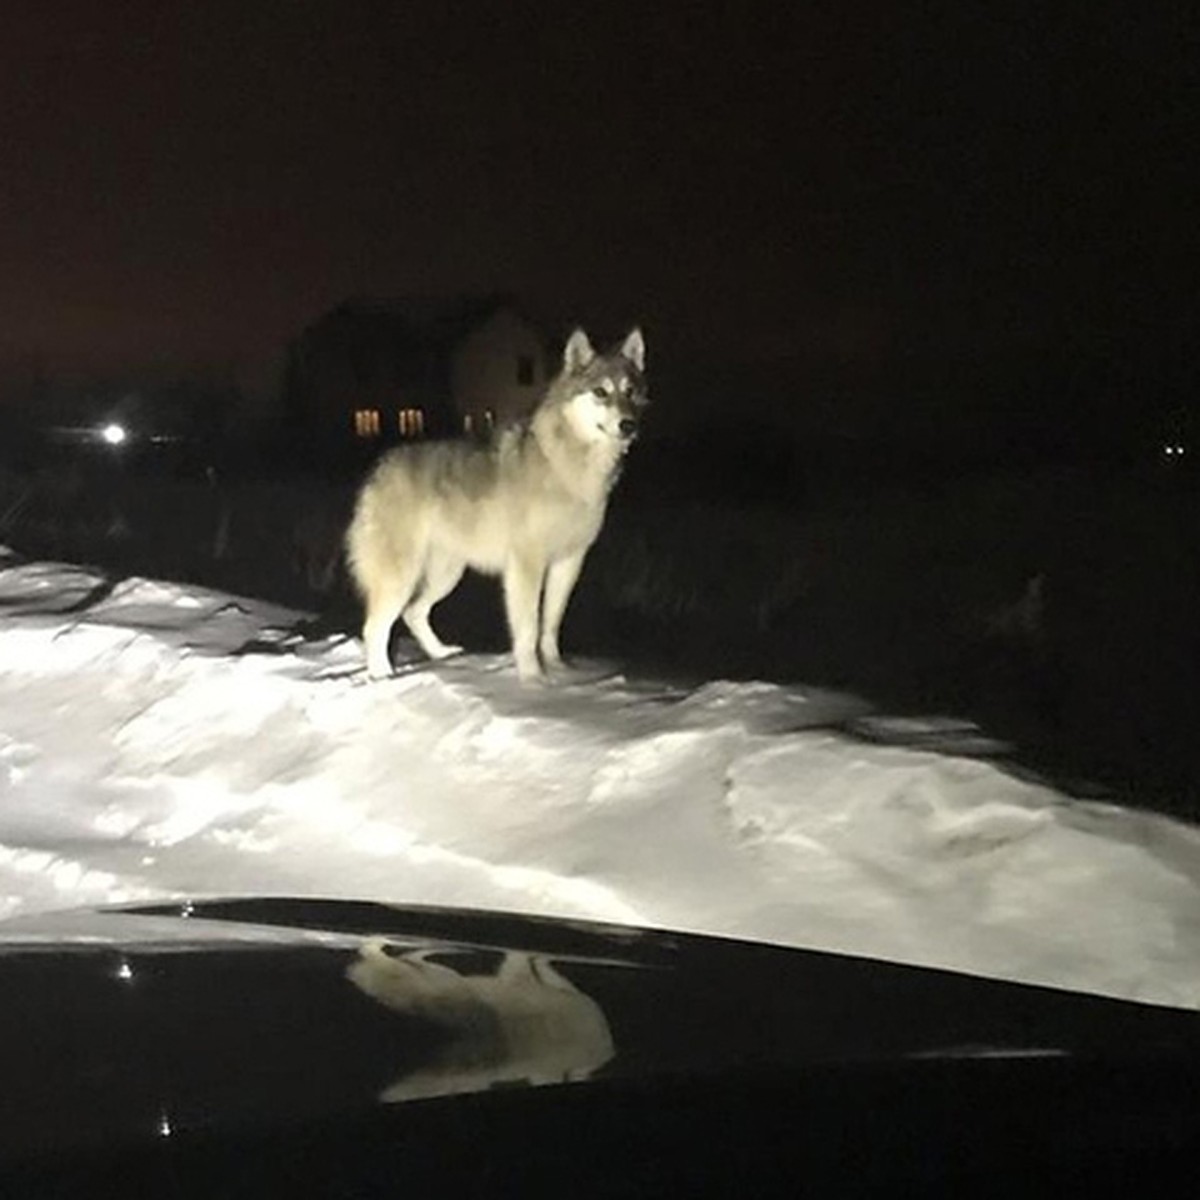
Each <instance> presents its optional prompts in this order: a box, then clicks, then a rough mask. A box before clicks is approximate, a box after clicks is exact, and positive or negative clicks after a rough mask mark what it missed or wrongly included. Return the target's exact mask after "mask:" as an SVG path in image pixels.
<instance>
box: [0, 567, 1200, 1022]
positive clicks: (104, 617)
mask: <svg viewBox="0 0 1200 1200" xmlns="http://www.w3.org/2000/svg"><path fill="white" fill-rule="evenodd" d="M298 616H299V614H296V613H292V612H289V611H286V610H281V609H278V608H273V607H271V606H268V605H264V604H260V603H258V602H254V601H247V600H244V599H236V598H233V597H230V596H227V595H223V594H220V593H216V592H212V591H206V590H204V589H201V588H197V587H191V586H176V585H171V584H164V583H157V582H153V581H149V580H137V579H135V580H126V581H123V582H121V583H118V584H117V585H116V586H111V585H110V584H109V583H108V582H107V581H106V580H105V579H104V578H103V577H102V576H100V575H98V574H94V573H91V572H88V571H85V570H81V569H78V568H73V567H67V566H59V565H54V564H41V563H34V564H23V563H18V562H16V561H15V560H11V559H10V560H9V561H8V564H7V567H6V569H4V570H0V664H2V671H3V674H2V675H0V793H2V794H3V802H2V803H0V917H5V918H22V919H24V920H27V919H28V918H29V916H30V915H31V914H36V913H42V912H52V911H56V910H62V909H67V908H71V907H76V906H81V905H92V904H101V903H113V902H122V901H131V900H138V899H144V898H146V899H148V898H163V897H174V896H182V895H193V896H220V895H229V894H235V893H236V894H245V893H258V894H267V893H270V894H291V895H299V896H337V897H344V898H354V899H371V900H382V901H393V902H401V903H418V904H437V905H452V906H453V905H463V906H470V907H482V908H495V909H507V910H515V911H521V912H532V913H542V914H548V915H558V916H572V917H586V918H594V919H598V920H603V921H617V922H629V923H634V924H643V925H651V926H658V927H669V928H676V929H684V930H690V931H696V932H703V933H712V934H722V935H730V936H736V937H743V938H750V939H757V940H765V941H772V942H782V943H786V944H789V945H796V946H809V947H817V948H824V949H831V950H838V951H843V952H848V953H853V954H867V955H873V956H877V957H881V958H887V959H892V960H896V961H904V962H913V963H921V964H928V965H935V966H941V967H948V968H953V969H959V970H963V971H967V972H972V973H976V974H982V975H989V976H995V977H1001V978H1008V979H1017V980H1024V981H1028V982H1035V983H1042V984H1051V985H1058V986H1062V987H1067V988H1074V989H1079V990H1084V991H1091V992H1099V993H1105V994H1109V995H1115V996H1123V997H1128V998H1132V999H1138V1000H1144V1001H1151V1002H1156V1003H1162V1004H1174V1005H1180V1006H1186V1007H1200V917H1198V914H1200V831H1197V830H1196V829H1194V828H1192V827H1190V826H1186V825H1183V824H1180V823H1177V822H1172V821H1170V820H1167V819H1165V818H1162V817H1157V816H1153V815H1148V814H1141V813H1137V812H1132V811H1126V810H1122V809H1117V808H1113V807H1110V806H1103V805H1097V804H1090V803H1081V802H1077V801H1073V800H1070V799H1068V798H1067V797H1064V796H1062V795H1060V794H1058V793H1056V792H1055V791H1053V790H1052V789H1050V788H1048V787H1044V786H1039V785H1037V784H1034V783H1030V782H1028V781H1024V780H1022V779H1019V778H1016V777H1014V776H1012V775H1010V774H1008V773H1006V772H1005V771H1004V770H1003V769H1001V768H1000V767H999V766H998V765H996V764H995V763H994V762H991V761H987V760H986V759H980V758H969V757H963V756H961V755H962V754H963V753H966V752H968V751H980V750H984V751H986V750H988V749H989V748H990V747H988V746H987V744H986V742H981V741H980V739H979V738H978V735H977V732H976V731H972V730H970V729H962V728H959V727H956V726H954V724H953V723H942V724H940V725H939V724H938V723H936V722H929V723H925V724H924V725H923V726H922V727H921V728H919V729H916V730H914V729H913V728H912V727H911V726H909V727H907V728H906V727H903V726H902V725H900V724H899V723H889V722H888V721H886V720H884V719H882V718H880V717H878V716H877V715H876V716H871V715H869V714H867V713H866V706H865V705H864V704H862V703H861V702H860V701H858V700H856V699H854V698H852V697H846V696H840V695H834V694H830V693H823V692H817V691H807V690H802V689H785V688H780V687H777V686H774V685H767V684H754V683H750V684H745V683H740V684H734V683H728V682H713V683H710V684H707V685H706V686H704V687H701V688H699V689H687V688H682V687H678V686H672V685H670V684H667V683H663V682H658V681H642V680H632V679H628V678H626V677H624V676H622V675H620V674H606V673H605V672H604V669H603V665H602V664H587V667H588V670H585V671H584V672H581V673H580V674H578V675H577V676H576V677H574V678H573V679H572V680H571V681H570V682H568V683H565V684H559V685H557V686H553V687H544V688H535V689H529V688H525V687H522V686H521V685H519V684H518V683H517V681H516V680H515V678H514V676H513V675H512V672H511V671H510V669H509V667H508V665H507V663H506V662H505V661H504V660H503V659H500V658H497V657H492V656H468V657H465V658H461V659H457V660H450V661H448V662H446V663H442V664H438V665H436V666H433V665H428V664H424V663H419V662H416V661H412V662H409V663H406V664H404V665H403V668H402V670H401V672H400V673H399V674H398V675H397V677H396V678H395V679H394V680H391V681H389V682H387V683H381V684H370V683H367V682H366V681H365V679H364V677H363V676H362V674H361V672H360V670H359V667H360V648H359V646H358V644H357V643H356V642H354V641H349V640H346V639H341V638H331V639H328V640H325V641H322V642H306V641H304V639H303V638H302V637H300V636H299V635H298V634H295V633H293V632H291V630H292V628H293V627H294V626H295V624H296V622H297V619H298ZM855 728H858V729H860V730H861V731H863V732H865V733H869V734H870V735H871V736H870V737H869V738H868V737H856V736H854V733H853V732H852V731H853V730H854V729H855ZM914 734H916V735H921V736H922V737H923V738H924V743H925V744H926V745H928V744H931V743H932V744H937V742H938V739H939V738H940V740H941V742H942V743H943V752H935V751H934V750H931V749H928V748H924V749H912V748H905V747H904V746H902V745H897V744H889V741H891V742H900V741H904V740H909V741H912V740H914ZM946 749H953V750H958V751H959V752H960V753H959V754H957V755H956V754H952V753H946V752H944V751H945V750H946ZM18 927H19V926H12V928H13V930H14V932H15V931H16V929H17V928H18ZM4 930H5V926H3V925H0V937H2V936H3V935H4Z"/></svg>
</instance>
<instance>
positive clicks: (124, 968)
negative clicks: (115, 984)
mask: <svg viewBox="0 0 1200 1200" xmlns="http://www.w3.org/2000/svg"><path fill="white" fill-rule="evenodd" d="M115 974H116V977H117V978H118V979H120V980H123V981H124V982H125V983H131V982H132V981H133V968H132V967H131V966H130V965H129V959H127V958H123V959H121V962H120V964H119V965H118V966H117V969H116V972H115Z"/></svg>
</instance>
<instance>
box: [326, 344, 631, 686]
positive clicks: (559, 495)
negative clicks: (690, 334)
mask: <svg viewBox="0 0 1200 1200" xmlns="http://www.w3.org/2000/svg"><path fill="white" fill-rule="evenodd" d="M648 399H649V398H648V395H647V389H646V347H645V341H644V339H643V337H642V332H641V330H640V329H638V328H635V329H633V330H632V331H631V332H630V333H629V335H628V336H627V337H626V338H625V340H624V342H623V343H621V344H620V345H619V346H616V347H614V348H612V349H611V350H609V351H607V352H605V353H597V352H596V350H594V349H593V347H592V343H591V341H590V340H589V339H588V336H587V334H586V333H585V332H584V331H583V330H582V329H576V330H575V331H574V333H572V334H571V336H570V337H569V338H568V339H567V343H566V346H565V348H564V351H563V359H562V365H561V368H560V370H559V372H558V374H557V375H556V376H555V377H554V378H553V379H552V380H551V381H550V382H549V384H548V385H547V388H546V391H545V393H544V395H543V396H542V398H541V400H540V401H539V403H538V405H537V407H536V408H535V409H534V411H533V414H532V416H530V417H529V418H528V419H527V420H525V421H522V422H519V423H517V424H515V425H512V426H510V427H508V428H506V429H502V430H498V431H497V433H496V434H495V435H494V436H493V437H492V438H490V439H489V440H487V441H486V442H483V443H471V442H465V441H444V442H423V443H418V444H413V445H407V446H400V447H397V448H395V449H393V450H390V451H388V452H386V453H385V454H384V455H383V456H382V457H381V458H380V460H379V462H378V464H377V465H376V467H375V469H374V470H373V471H372V472H371V474H370V475H369V476H368V478H367V480H366V482H365V483H364V484H363V486H362V488H361V489H360V491H359V493H358V498H357V502H356V504H355V509H354V516H353V517H352V519H351V522H350V526H349V528H348V530H347V532H346V561H347V565H348V567H349V571H350V576H351V579H352V580H353V582H354V584H355V585H356V588H357V590H358V592H359V594H360V595H361V597H362V600H363V606H364V610H365V615H364V621H363V629H362V636H363V645H364V649H365V651H366V659H367V672H368V674H369V675H370V676H371V677H373V678H382V677H385V676H387V675H390V674H391V670H392V665H391V660H390V658H389V655H388V640H389V637H390V634H391V629H392V626H393V625H394V624H395V622H396V619H397V618H398V617H403V619H404V623H405V624H406V625H407V626H408V629H409V632H410V633H411V634H412V636H413V637H414V638H415V639H416V641H417V643H418V645H419V646H420V647H421V649H422V650H423V651H424V652H425V654H426V655H428V656H429V657H430V658H431V659H442V658H446V657H447V656H449V655H451V654H457V653H460V652H461V650H462V647H461V646H450V645H447V644H446V643H445V642H443V641H442V640H441V638H439V637H438V635H437V634H436V633H435V632H434V630H433V628H432V626H431V625H430V623H429V617H430V613H431V612H432V610H433V607H434V605H436V604H437V603H438V602H439V601H440V600H442V599H444V598H445V597H446V596H448V595H449V594H450V593H451V592H452V591H453V590H454V588H455V587H456V586H457V584H458V582H459V580H460V579H461V578H462V575H463V571H464V570H465V569H466V568H467V567H471V568H472V569H473V570H475V571H479V572H481V573H482V574H485V575H493V576H495V575H498V576H500V577H501V578H502V581H503V592H504V607H505V614H506V616H507V618H508V629H509V635H510V637H511V640H512V655H513V659H514V661H515V663H516V668H517V674H518V676H519V677H520V678H521V679H522V680H523V681H531V680H537V679H541V678H544V677H545V676H546V674H547V673H548V672H549V671H553V670H556V669H558V668H561V667H562V665H563V663H562V656H561V654H560V651H559V645H558V633H559V627H560V626H561V625H562V619H563V614H564V613H565V612H566V609H567V603H568V601H569V600H570V598H571V592H572V591H573V590H574V587H575V583H576V581H577V580H578V578H579V572H580V570H581V569H582V567H583V561H584V558H585V556H586V555H587V552H588V550H589V549H590V548H591V545H592V543H593V542H594V541H595V540H596V537H597V536H598V535H599V533H600V529H601V527H602V525H603V523H604V515H605V510H606V508H607V505H608V498H609V493H610V491H611V489H612V487H613V484H614V483H615V482H616V479H617V476H618V474H619V472H620V468H621V465H622V462H623V460H624V458H625V455H626V452H627V451H628V450H629V448H630V446H631V445H632V444H633V442H634V440H635V438H636V437H637V434H638V431H639V427H640V422H641V419H642V415H643V412H644V410H645V408H646V405H647V403H648Z"/></svg>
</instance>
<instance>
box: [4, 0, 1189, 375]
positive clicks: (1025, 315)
mask: <svg viewBox="0 0 1200 1200" xmlns="http://www.w3.org/2000/svg"><path fill="white" fill-rule="evenodd" d="M621 8H623V6H621ZM7 24H8V28H7V32H6V37H5V40H4V44H3V47H2V48H0V89H2V91H3V96H2V97H0V101H2V102H0V144H2V145H3V146H4V147H5V150H6V159H7V161H6V164H5V169H4V173H3V182H2V183H0V187H2V188H3V195H4V209H5V219H4V221H3V224H2V225H0V263H2V264H3V270H2V272H0V365H2V366H3V367H4V368H5V369H6V370H7V371H8V372H9V373H12V372H13V371H17V372H19V371H21V370H22V369H27V368H28V365H29V364H30V363H32V362H35V361H36V362H39V363H41V364H42V368H43V369H44V370H46V371H48V372H50V373H54V372H55V371H56V370H59V371H67V370H82V371H104V370H111V369H114V368H117V367H123V366H131V365H137V364H139V363H150V362H155V363H163V362H165V363H175V364H179V365H189V364H190V365H196V364H204V365H206V366H208V367H210V368H217V369H226V368H228V369H231V370H235V371H254V370H259V369H261V368H262V366H263V364H266V363H269V362H271V361H272V360H273V359H277V358H278V356H279V355H281V354H282V352H283V348H284V345H285V344H286V342H287V341H288V339H290V338H291V337H293V336H294V335H295V334H296V333H297V332H298V331H299V330H300V328H302V327H303V326H304V325H305V324H307V323H308V322H309V321H311V320H313V319H314V318H315V317H316V316H318V315H319V314H320V312H322V311H323V310H325V309H326V308H328V307H331V306H332V305H334V304H336V303H338V302H339V301H341V300H343V299H345V298H347V297H348V296H353V295H361V294H375V295H398V296H403V295H407V294H411V293H430V292H434V293H448V292H457V291H465V292H480V291H487V290H492V289H503V290H508V291H512V292H515V293H516V294H518V295H519V296H520V297H521V298H522V300H523V301H524V302H525V303H526V304H527V305H528V306H529V307H530V308H531V309H532V310H533V311H534V312H535V313H536V314H537V315H538V316H540V317H541V318H542V319H543V320H546V321H548V322H550V323H554V324H558V325H563V324H566V323H568V322H572V321H583V322H585V323H588V324H591V325H594V326H596V327H598V328H599V329H601V331H602V332H603V333H605V334H615V333H616V332H617V331H618V330H619V329H620V328H621V327H623V326H624V325H626V324H628V323H632V322H634V321H637V322H641V323H642V324H643V325H645V327H646V328H647V333H648V339H649V343H650V346H651V356H652V360H655V355H657V356H658V358H657V360H655V361H660V362H667V363H671V364H675V365H678V364H680V363H690V364H693V365H694V364H703V363H705V362H711V363H727V364H737V363H747V364H767V363H771V362H773V361H786V360H788V359H795V358H800V359H804V358H806V357H807V358H811V359H816V360H830V361H840V362H848V363H850V364H852V366H854V368H855V369H858V370H867V369H869V368H870V365H871V364H872V363H881V364H886V363H888V362H890V361H892V360H893V359H900V358H903V357H904V356H905V355H908V354H913V353H915V354H918V355H920V354H941V353H944V354H945V355H946V356H947V357H949V358H954V357H955V356H960V357H961V356H966V357H970V356H972V355H974V356H976V357H978V356H982V355H987V354H996V355H999V356H1001V357H1003V356H1005V355H1017V356H1019V355H1021V354H1025V353H1027V349H1028V347H1031V346H1032V347H1053V346H1055V345H1056V344H1067V343H1069V344H1070V345H1071V346H1073V347H1079V352H1080V353H1081V354H1082V355H1084V356H1085V357H1086V355H1088V354H1093V355H1096V356H1099V357H1100V358H1104V357H1105V356H1108V357H1110V358H1111V357H1112V356H1113V355H1114V354H1115V355H1116V356H1118V357H1121V356H1124V357H1126V358H1128V357H1129V356H1131V355H1132V356H1133V357H1135V358H1137V359H1138V361H1144V362H1145V363H1146V364H1147V369H1151V370H1155V369H1157V370H1161V372H1162V379H1161V381H1160V382H1161V385H1162V386H1163V387H1164V388H1168V389H1170V388H1175V387H1179V388H1180V389H1181V390H1187V388H1188V387H1190V385H1191V382H1192V381H1193V379H1194V372H1193V369H1192V368H1191V366H1190V345H1191V342H1192V340H1193V337H1194V333H1195V322H1196V319H1197V312H1196V308H1195V301H1194V298H1193V284H1194V278H1195V274H1196V262H1195V250H1196V245H1197V233H1196V230H1195V227H1194V221H1192V219H1191V216H1190V214H1189V212H1188V211H1187V209H1188V206H1189V196H1190V190H1191V189H1190V185H1189V184H1187V183H1186V182H1185V181H1186V180H1187V179H1189V178H1190V174H1191V171H1190V163H1189V161H1188V159H1189V157H1191V156H1192V154H1193V152H1192V151H1191V149H1190V138H1189V136H1188V134H1189V128H1190V123H1189V111H1188V109H1187V107H1186V106H1185V99H1186V88H1187V84H1188V80H1189V76H1191V75H1192V73H1193V70H1194V68H1193V66H1192V62H1191V59H1190V57H1189V46H1188V39H1187V37H1186V30H1185V28H1184V25H1183V17H1182V16H1180V17H1179V20H1178V25H1176V24H1174V23H1173V22H1172V20H1171V18H1170V17H1169V16H1168V17H1162V16H1155V15H1153V14H1149V13H1142V14H1136V15H1134V16H1131V17H1130V18H1129V19H1128V21H1125V22H1120V21H1116V20H1114V19H1112V18H1109V19H1108V20H1104V19H1102V18H1101V17H1100V16H1099V14H1095V13H1093V14H1090V15H1089V17H1088V19H1087V21H1086V22H1080V23H1077V22H1073V21H1072V20H1070V19H1069V18H1068V17H1067V16H1064V15H1061V14H1057V13H1055V14H1049V15H1046V14H1043V15H1040V16H1037V17H1036V18H1034V17H1029V18H1019V19H1018V18H1010V17H996V16H981V15H978V14H972V15H970V16H961V17H959V16H950V17H948V18H946V19H944V20H934V19H930V18H928V17H924V18H922V19H921V20H919V21H917V20H911V21H910V20H908V19H906V18H905V17H904V15H903V14H901V13H900V12H899V11H897V10H896V9H895V8H894V6H889V5H882V4H880V5H872V6H870V8H869V10H865V11H864V10H859V11H856V12H855V13H854V14H848V13H841V12H838V11H832V10H831V11H821V12H818V13H804V12H797V11H796V10H795V8H794V7H793V8H779V9H773V8H761V7H755V8H753V9H751V10H747V11H746V13H744V14H742V15H733V14H726V15H724V16H722V15H719V14H718V15H714V14H712V13H709V12H704V11H691V10H689V11H688V12H687V13H686V14H684V12H683V11H682V10H681V9H679V8H677V7H675V6H671V5H660V6H651V7H641V8H637V9H634V8H629V9H628V10H625V11H624V12H622V11H621V10H620V9H619V8H616V7H609V6H605V7H604V8H602V9H601V8H596V9H591V10H586V11H577V12H574V13H572V14H570V15H564V13H563V11H562V10H557V11H556V10H554V9H547V10H544V11H537V10H536V9H530V8H529V7H527V6H522V5H517V6H515V7H513V8H507V7H506V9H505V10H504V12H503V13H499V12H497V11H489V10H479V9H474V8H464V9H461V10H457V9H454V8H453V7H452V6H451V7H447V6H444V5H443V6H422V5H412V6H409V5H406V6H402V7H397V6H388V5H376V4H360V5H345V4H341V5H337V6H330V5H322V4H307V5H290V6H285V7H284V8H282V9H279V10H273V11H272V12H271V13H270V14H267V13H266V12H257V11H255V12H251V11H248V10H246V9H245V8H244V6H241V5H237V6H235V5H230V4H223V3H218V4H212V5H206V6H204V7H203V8H202V9H196V10H175V9H172V10H171V11H169V12H167V11H163V10H162V8H161V6H157V5H152V4H130V5H123V6H122V7H121V10H120V16H119V17H117V16H115V15H113V10H109V11H107V12H100V11H98V10H95V9H94V8H93V7H92V6H85V5H78V6H74V5H70V4H65V5H57V6H54V8H53V9H51V8H48V7H47V8H33V7H31V8H28V9H23V10H21V11H20V12H18V13H14V14H10V15H9V18H8V22H7Z"/></svg>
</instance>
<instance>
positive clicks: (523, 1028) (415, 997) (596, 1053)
mask: <svg viewBox="0 0 1200 1200" xmlns="http://www.w3.org/2000/svg"><path fill="white" fill-rule="evenodd" d="M384 947H385V943H384V942H383V941H382V940H378V939H377V940H374V941H371V942H368V943H367V944H365V945H364V946H363V947H362V949H361V951H360V953H359V957H358V959H357V960H356V961H355V962H354V963H352V964H351V965H350V967H349V968H348V969H347V971H346V975H347V978H349V980H350V981H351V983H353V984H354V985H355V986H356V987H358V988H360V989H361V990H362V991H363V992H364V993H366V994H367V995H368V996H370V997H371V998H372V999H374V1000H377V1001H379V1003H380V1004H383V1005H386V1006H387V1007H388V1008H390V1009H393V1010H394V1011H396V1012H398V1013H401V1014H403V1015H405V1016H409V1017H413V1018H417V1019H419V1020H421V1021H427V1022H430V1023H431V1024H433V1025H436V1026H437V1027H438V1028H439V1029H441V1030H443V1031H444V1032H445V1034H446V1035H447V1040H446V1042H445V1043H444V1044H443V1045H442V1046H441V1047H440V1049H439V1050H438V1051H437V1053H436V1057H435V1060H434V1061H433V1062H432V1063H428V1064H426V1065H424V1066H422V1067H420V1068H419V1069H417V1070H415V1071H413V1072H411V1073H409V1074H406V1075H404V1076H402V1077H401V1078H400V1079H398V1080H397V1081H396V1082H395V1083H394V1084H392V1085H391V1087H389V1088H388V1089H387V1090H386V1091H385V1092H384V1093H383V1095H382V1097H381V1098H382V1099H383V1100H385V1101H396V1100H412V1099H418V1098H422V1097H426V1096H442V1095H452V1094H455V1093H461V1092H477V1091H485V1090H486V1089H487V1088H489V1087H492V1086H494V1085H496V1084H499V1083H526V1084H531V1085H539V1084H550V1083H565V1082H569V1081H570V1080H578V1079H586V1078H588V1077H589V1076H590V1075H591V1074H592V1073H593V1072H595V1071H596V1070H598V1069H599V1068H600V1067H602V1066H603V1065H604V1064H605V1063H606V1062H608V1060H609V1059H610V1058H612V1056H613V1052H614V1048H613V1040H612V1033H611V1031H610V1030H609V1027H608V1021H607V1020H606V1019H605V1016H604V1013H603V1012H602V1011H601V1009H600V1006H599V1005H598V1004H597V1003H596V1002H595V1001H594V1000H593V999H591V997H590V996H586V995H584V993H583V992H581V991H580V990H579V989H578V988H577V987H576V986H575V985H574V984H573V983H571V981H570V980H569V979H567V978H565V977H564V976H563V975H562V974H561V973H560V972H559V971H558V970H557V968H556V967H555V966H554V965H553V963H552V962H551V960H550V959H549V958H548V957H547V956H546V955H543V954H527V953H518V952H516V951H510V952H507V953H505V954H504V956H503V959H502V961H501V963H500V967H499V970H498V971H497V972H496V973H495V974H494V975H467V974H460V973H459V972H458V971H456V970H454V969H453V968H452V967H449V966H446V965H444V964H443V963H439V962H434V961H432V957H431V956H432V955H435V954H440V955H442V956H445V955H448V954H452V953H453V952H452V951H437V950H433V951H429V950H420V951H408V952H405V953H402V954H397V955H389V954H388V953H387V951H386V950H385V948H384Z"/></svg>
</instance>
